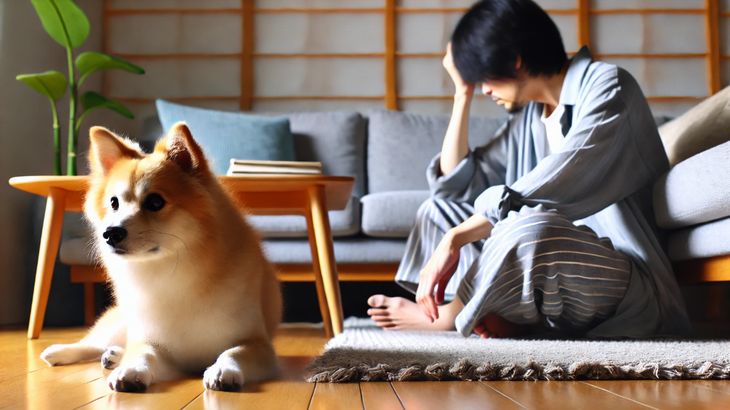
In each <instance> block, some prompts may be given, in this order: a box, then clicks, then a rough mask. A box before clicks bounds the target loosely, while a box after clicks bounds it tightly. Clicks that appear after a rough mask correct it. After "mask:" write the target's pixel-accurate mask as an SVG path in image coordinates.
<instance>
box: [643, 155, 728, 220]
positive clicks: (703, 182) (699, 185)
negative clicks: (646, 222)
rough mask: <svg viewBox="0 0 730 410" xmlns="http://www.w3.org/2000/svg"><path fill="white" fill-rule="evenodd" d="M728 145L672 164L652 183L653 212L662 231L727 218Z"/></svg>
mask: <svg viewBox="0 0 730 410" xmlns="http://www.w3.org/2000/svg"><path fill="white" fill-rule="evenodd" d="M729 159H730V142H726V143H724V144H721V145H718V146H716V147H714V148H711V149H709V150H707V151H704V152H701V153H699V154H697V155H695V156H693V157H691V158H689V159H687V160H685V161H682V162H680V163H679V164H677V165H675V166H674V167H673V168H672V169H670V170H669V172H668V173H667V174H666V175H664V176H663V177H661V178H660V179H659V180H658V181H657V182H656V184H654V212H655V214H656V221H657V224H659V226H661V227H663V228H678V227H683V226H689V225H695V224H698V223H702V222H707V221H712V220H715V219H720V218H723V217H726V216H730V206H728V204H730V160H729Z"/></svg>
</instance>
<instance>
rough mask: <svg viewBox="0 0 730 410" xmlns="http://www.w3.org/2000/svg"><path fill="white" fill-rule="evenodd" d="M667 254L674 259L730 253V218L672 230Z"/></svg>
mask: <svg viewBox="0 0 730 410" xmlns="http://www.w3.org/2000/svg"><path fill="white" fill-rule="evenodd" d="M667 254H668V255H669V258H670V259H671V260H672V261H681V260H686V259H696V258H709V257H712V256H720V255H727V254H730V218H723V219H720V220H718V221H712V222H709V223H706V224H702V225H697V226H691V227H689V228H685V229H680V230H678V231H674V232H672V234H671V235H670V236H669V238H668V241H667Z"/></svg>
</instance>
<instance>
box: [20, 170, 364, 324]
mask: <svg viewBox="0 0 730 410" xmlns="http://www.w3.org/2000/svg"><path fill="white" fill-rule="evenodd" d="M219 180H220V182H221V183H222V184H223V185H224V186H225V187H226V188H227V189H228V190H229V192H231V194H232V195H233V196H234V198H235V199H236V201H237V203H238V204H239V206H241V208H245V209H246V210H248V211H249V212H251V213H253V214H258V215H292V214H293V215H304V217H305V218H306V220H307V232H308V237H309V243H310V246H311V249H312V268H313V270H314V274H315V275H314V276H315V283H316V287H317V298H318V300H319V308H320V311H321V313H322V320H323V322H324V327H325V332H326V333H327V336H329V337H331V336H332V335H335V334H339V333H341V332H342V300H341V298H340V286H339V280H338V278H337V266H336V264H335V256H334V250H333V246H332V234H331V231H330V224H329V218H328V216H327V211H328V210H337V209H344V208H345V207H346V206H347V203H348V201H349V199H350V195H351V194H352V187H353V185H354V178H353V177H342V176H324V175H250V176H248V175H247V176H233V177H228V176H221V177H219ZM9 183H10V185H11V186H13V187H14V188H17V189H20V190H22V191H26V192H30V193H33V194H36V195H40V196H45V197H46V198H47V201H46V212H45V217H44V218H43V231H42V234H41V241H40V247H39V249H38V265H37V268H36V276H35V285H34V289H33V303H32V305H31V310H30V321H29V323H28V338H29V339H37V338H38V336H39V335H40V333H41V328H42V327H43V319H44V317H45V314H46V306H47V303H48V295H49V293H50V290H51V279H52V278H53V266H54V263H55V262H56V256H57V254H58V247H59V243H60V240H61V228H62V226H63V213H64V211H75V212H80V211H81V210H82V206H83V200H84V194H85V193H86V190H87V189H88V184H89V177H88V176H23V177H14V178H11V179H10V181H9Z"/></svg>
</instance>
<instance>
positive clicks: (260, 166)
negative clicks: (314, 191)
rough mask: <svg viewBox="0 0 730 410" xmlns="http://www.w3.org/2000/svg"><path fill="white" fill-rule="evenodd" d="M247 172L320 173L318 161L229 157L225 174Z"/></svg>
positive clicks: (243, 173)
mask: <svg viewBox="0 0 730 410" xmlns="http://www.w3.org/2000/svg"><path fill="white" fill-rule="evenodd" d="M248 174H304V175H320V174H322V163H321V162H319V161H264V160H250V159H245V160H244V159H235V158H233V159H231V162H230V165H229V166H228V172H227V173H226V175H229V176H230V175H248Z"/></svg>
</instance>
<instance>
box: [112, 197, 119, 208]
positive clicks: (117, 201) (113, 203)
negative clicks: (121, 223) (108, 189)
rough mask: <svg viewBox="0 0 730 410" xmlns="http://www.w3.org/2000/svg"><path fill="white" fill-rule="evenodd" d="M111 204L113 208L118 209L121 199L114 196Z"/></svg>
mask: <svg viewBox="0 0 730 410" xmlns="http://www.w3.org/2000/svg"><path fill="white" fill-rule="evenodd" d="M111 205H112V209H113V210H115V211H116V210H117V209H119V199H117V197H115V196H113V197H112V200H111Z"/></svg>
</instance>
